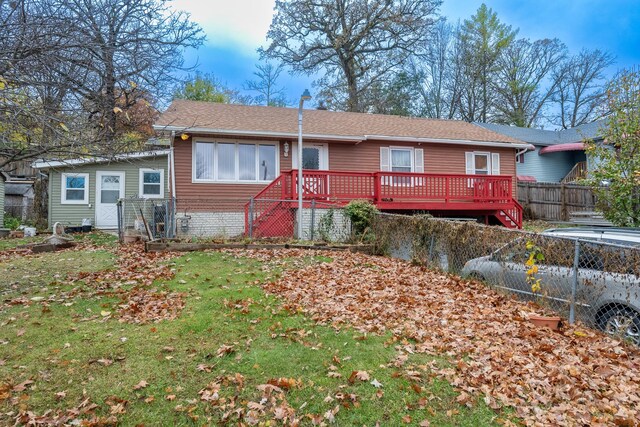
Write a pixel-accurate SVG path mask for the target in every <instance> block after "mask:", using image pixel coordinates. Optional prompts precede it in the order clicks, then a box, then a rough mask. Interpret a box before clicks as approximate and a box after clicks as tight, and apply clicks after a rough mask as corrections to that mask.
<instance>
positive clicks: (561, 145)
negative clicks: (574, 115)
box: [476, 120, 605, 182]
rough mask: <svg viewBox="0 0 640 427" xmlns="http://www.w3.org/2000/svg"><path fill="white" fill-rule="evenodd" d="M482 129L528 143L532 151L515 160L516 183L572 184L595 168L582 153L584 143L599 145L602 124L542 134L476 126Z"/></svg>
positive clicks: (498, 127) (530, 129)
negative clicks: (592, 142) (517, 181)
mask: <svg viewBox="0 0 640 427" xmlns="http://www.w3.org/2000/svg"><path fill="white" fill-rule="evenodd" d="M476 124H477V125H478V126H482V127H484V128H486V129H489V130H492V131H494V132H498V133H501V134H503V135H507V136H510V137H512V138H516V139H519V140H521V141H524V142H528V143H530V144H531V145H533V146H534V147H535V150H533V151H528V152H526V153H524V154H521V155H520V156H518V158H517V159H516V174H517V176H518V180H520V181H530V182H531V181H536V182H573V181H575V180H577V179H580V178H584V177H586V176H587V174H588V172H589V171H590V170H593V169H594V168H595V166H596V164H597V161H596V159H591V158H589V156H587V155H586V153H585V151H584V140H585V139H590V140H594V141H596V142H599V141H601V138H600V137H599V134H598V130H599V129H600V127H601V126H604V125H605V120H598V121H596V122H593V123H588V124H585V125H582V126H577V127H575V128H572V129H563V130H559V131H555V130H543V129H532V128H521V127H516V126H508V125H498V124H493V123H476Z"/></svg>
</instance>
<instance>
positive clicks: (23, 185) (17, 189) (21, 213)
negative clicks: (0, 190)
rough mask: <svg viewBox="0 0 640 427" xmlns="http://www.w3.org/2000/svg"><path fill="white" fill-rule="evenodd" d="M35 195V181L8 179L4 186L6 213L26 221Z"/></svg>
mask: <svg viewBox="0 0 640 427" xmlns="http://www.w3.org/2000/svg"><path fill="white" fill-rule="evenodd" d="M34 197H35V191H34V189H33V181H15V180H8V181H6V182H5V186H4V210H5V213H6V214H7V215H11V216H12V217H14V218H18V219H20V220H22V221H25V220H26V219H27V218H28V217H29V213H30V210H31V209H32V208H33V199H34Z"/></svg>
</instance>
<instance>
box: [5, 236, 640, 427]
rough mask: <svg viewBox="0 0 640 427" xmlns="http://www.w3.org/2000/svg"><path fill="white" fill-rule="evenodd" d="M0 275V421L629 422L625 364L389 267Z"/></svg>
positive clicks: (470, 291) (348, 263) (461, 285)
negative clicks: (0, 282)
mask: <svg viewBox="0 0 640 427" xmlns="http://www.w3.org/2000/svg"><path fill="white" fill-rule="evenodd" d="M79 259H81V260H82V262H78V260H79ZM64 260H67V261H64ZM30 263H32V264H34V265H36V264H37V265H39V266H49V268H40V267H38V268H37V269H34V270H37V271H39V273H38V274H33V275H30V274H28V271H27V272H26V273H27V274H25V271H26V270H25V269H24V268H23V267H24V265H29V264H30ZM73 266H75V268H73ZM0 272H3V274H4V275H5V277H6V278H9V279H10V283H12V285H11V286H10V289H9V290H7V291H6V292H5V294H4V297H3V303H2V305H1V306H0V325H2V328H0V424H18V425H20V424H31V425H64V424H68V425H78V424H82V425H87V426H97V425H132V426H133V425H147V426H156V425H219V424H228V425H263V426H266V425H340V426H343V425H366V426H376V425H381V426H386V425H390V426H396V425H415V426H418V425H419V426H428V425H438V426H440V425H445V426H446V425H451V426H454V425H456V426H457V425H468V426H477V425H483V426H484V425H498V424H518V423H525V424H529V425H536V423H537V425H598V424H602V425H608V424H618V425H634V423H636V424H637V422H638V412H637V407H638V406H639V405H640V402H639V401H638V396H639V387H640V386H639V384H640V381H639V378H638V372H639V369H638V368H639V367H640V366H639V363H640V362H639V361H640V357H639V356H638V353H637V351H635V350H633V349H630V348H627V347H625V346H624V345H621V344H620V343H618V342H616V341H613V340H611V339H609V338H607V337H604V336H602V335H600V334H598V333H595V332H592V331H589V330H586V329H581V328H573V329H565V330H563V331H562V333H553V332H550V331H547V330H539V329H534V328H533V327H532V326H531V325H530V324H529V323H528V322H527V321H526V316H527V314H528V313H530V312H532V311H535V310H536V308H535V307H533V306H530V305H526V304H523V303H519V302H516V301H513V300H511V299H510V298H508V297H506V296H504V295H502V294H498V293H495V292H494V291H492V290H489V289H487V288H485V287H484V286H483V285H481V284H478V283H473V282H468V281H463V280H460V279H457V278H455V277H452V276H446V275H441V274H439V273H434V272H431V271H428V270H425V269H422V268H419V267H414V266H411V265H409V264H407V263H404V262H401V261H395V260H390V259H385V258H379V257H370V256H365V255H359V254H352V253H347V252H341V253H337V252H317V251H301V250H280V251H254V252H251V251H226V252H199V253H190V254H187V255H178V254H146V253H144V252H143V251H142V250H141V247H140V246H136V245H133V246H124V247H117V246H114V245H110V244H107V245H104V244H102V243H98V244H96V243H95V242H93V243H88V244H87V246H86V247H84V248H76V249H74V250H68V251H64V252H59V253H55V254H41V255H29V254H28V253H25V252H22V253H20V254H16V253H12V252H11V251H9V252H4V253H2V252H0ZM33 276H37V279H36V278H34V277H33ZM35 282H37V283H35ZM5 287H6V286H5Z"/></svg>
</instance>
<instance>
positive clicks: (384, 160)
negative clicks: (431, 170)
mask: <svg viewBox="0 0 640 427" xmlns="http://www.w3.org/2000/svg"><path fill="white" fill-rule="evenodd" d="M380 170H381V171H382V172H403V173H424V150H423V149H422V148H413V147H380ZM422 180H423V178H421V177H406V176H405V177H400V176H393V177H391V176H386V177H383V180H382V183H383V185H421V183H422V182H423V181H422Z"/></svg>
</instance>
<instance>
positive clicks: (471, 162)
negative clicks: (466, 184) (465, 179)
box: [465, 151, 500, 175]
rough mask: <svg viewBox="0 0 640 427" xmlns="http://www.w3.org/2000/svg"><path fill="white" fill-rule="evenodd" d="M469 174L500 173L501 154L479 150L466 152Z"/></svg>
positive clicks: (467, 171)
mask: <svg viewBox="0 0 640 427" xmlns="http://www.w3.org/2000/svg"><path fill="white" fill-rule="evenodd" d="M465 161H466V173H467V175H500V154H499V153H487V152H479V151H470V152H467V153H465Z"/></svg>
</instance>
